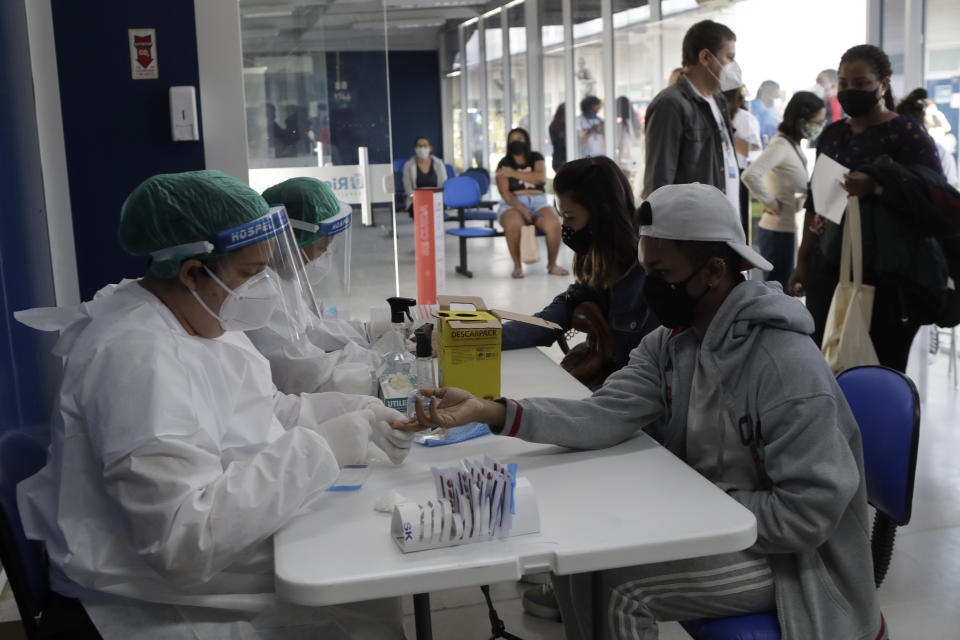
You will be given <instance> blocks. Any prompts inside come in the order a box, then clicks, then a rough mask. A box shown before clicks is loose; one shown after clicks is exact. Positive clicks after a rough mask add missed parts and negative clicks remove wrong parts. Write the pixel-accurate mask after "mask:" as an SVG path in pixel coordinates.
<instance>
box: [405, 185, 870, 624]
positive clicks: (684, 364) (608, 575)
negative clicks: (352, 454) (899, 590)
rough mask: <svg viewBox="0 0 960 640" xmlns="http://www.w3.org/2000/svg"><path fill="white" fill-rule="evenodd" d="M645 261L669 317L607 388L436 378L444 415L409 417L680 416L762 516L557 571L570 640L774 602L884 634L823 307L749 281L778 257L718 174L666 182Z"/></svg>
mask: <svg viewBox="0 0 960 640" xmlns="http://www.w3.org/2000/svg"><path fill="white" fill-rule="evenodd" d="M639 258H640V263H641V264H642V265H643V268H644V269H645V270H646V272H647V274H648V275H647V283H646V287H645V289H644V297H645V298H646V300H647V302H648V304H649V305H650V306H651V308H652V309H653V311H654V312H655V313H656V314H657V317H658V318H659V319H660V322H661V323H662V324H663V325H664V326H663V327H661V328H659V329H656V330H655V331H653V332H651V333H650V334H649V335H648V336H647V337H646V338H644V339H643V342H641V343H640V346H638V347H637V348H636V349H634V350H633V352H632V353H631V354H630V363H629V364H628V365H627V366H626V367H624V368H623V369H620V370H619V371H617V372H616V373H614V374H613V375H611V376H610V377H609V378H607V381H606V383H605V384H604V385H603V387H601V388H600V389H598V390H597V391H596V392H594V394H593V396H591V397H590V398H587V399H584V400H564V399H558V398H526V399H522V400H512V399H510V400H508V399H506V398H500V399H498V400H484V399H481V398H477V397H475V396H473V395H471V394H470V393H468V392H466V391H463V390H461V389H455V388H445V389H425V390H423V393H424V395H426V396H433V398H434V399H432V400H431V404H430V408H429V414H426V413H424V410H423V408H422V406H421V404H420V403H418V404H417V418H416V422H415V423H413V424H410V425H394V426H404V427H406V428H410V429H418V428H420V427H421V426H434V425H438V426H453V425H455V424H461V423H464V422H469V421H471V420H479V421H483V422H486V423H487V424H489V425H490V428H491V430H492V431H494V432H496V433H498V434H500V435H504V436H511V437H517V438H521V439H523V440H527V441H530V442H540V443H549V444H557V445H560V446H565V447H571V448H576V449H602V448H605V447H610V446H613V445H616V444H618V443H620V442H623V441H625V440H627V439H629V438H631V437H633V436H634V435H635V434H636V433H637V432H638V431H639V430H640V429H642V428H643V427H644V425H647V424H649V423H650V422H651V421H652V420H656V419H658V418H662V419H663V420H664V422H665V425H664V427H663V439H662V441H663V444H664V446H665V447H666V448H667V449H669V450H670V451H671V452H672V453H674V454H675V455H676V456H677V457H679V458H680V459H681V460H683V461H685V462H686V463H687V464H689V465H690V466H691V467H692V468H693V469H695V470H696V471H697V472H699V473H700V474H701V475H702V476H704V477H705V478H706V479H707V480H709V481H710V482H713V483H714V484H715V485H716V486H717V487H719V488H720V489H722V490H723V491H725V492H726V493H727V495H729V496H730V497H731V498H733V499H734V500H736V501H738V502H739V503H740V504H742V505H743V506H744V507H745V508H746V509H749V510H750V512H751V513H753V514H754V516H756V519H757V541H756V543H755V544H754V545H753V546H752V547H751V548H749V549H747V550H745V551H740V552H736V553H728V554H722V555H713V556H706V557H702V558H693V559H688V560H679V561H675V562H666V563H654V564H649V565H641V566H630V567H620V568H615V569H611V570H608V571H601V572H599V574H577V575H570V576H554V578H553V584H554V588H555V591H556V594H557V598H558V600H559V603H560V608H561V611H562V614H563V622H564V626H565V628H566V634H567V636H566V637H567V639H568V640H586V639H588V638H604V639H605V640H606V639H609V640H628V639H629V640H655V638H657V621H658V620H678V619H680V620H686V619H691V618H703V617H708V618H717V617H726V616H734V615H741V614H748V613H759V612H766V611H771V610H774V609H776V611H777V616H778V618H779V621H780V628H781V631H782V634H783V639H784V640H814V639H816V640H835V639H839V638H843V639H844V640H877V639H881V640H882V639H883V638H885V637H886V633H885V632H884V623H883V620H882V618H881V615H880V608H879V604H878V602H877V591H876V588H875V586H874V581H873V571H872V570H871V568H870V567H871V554H870V531H869V518H868V510H867V501H866V485H865V482H864V479H863V456H862V450H861V442H860V430H859V428H858V427H857V423H856V421H855V420H854V417H853V415H852V414H851V412H850V409H849V407H848V406H847V403H846V402H845V400H844V397H843V392H842V391H841V390H840V387H839V386H838V385H837V382H836V380H835V378H834V376H833V374H832V373H831V372H830V369H829V368H828V367H827V364H826V361H825V360H824V358H823V356H822V354H821V353H820V352H819V351H818V350H817V348H816V346H815V345H814V344H813V342H812V341H811V340H810V337H809V334H810V332H811V331H812V330H813V321H812V320H811V318H810V314H809V313H807V311H806V310H805V309H804V308H803V305H802V304H800V302H799V301H798V300H795V299H793V298H791V297H790V296H787V295H784V294H783V292H782V291H781V290H780V287H779V286H777V285H773V284H768V283H764V282H760V281H758V280H745V279H744V278H743V276H742V275H741V271H742V270H743V269H746V268H750V267H757V268H759V269H762V270H769V269H770V268H771V265H770V263H769V262H767V261H766V260H765V259H764V258H763V257H762V256H760V255H759V254H758V253H757V252H756V251H754V250H753V249H751V248H750V247H749V246H748V245H747V244H746V239H745V236H744V233H743V228H742V226H741V224H740V216H739V215H738V212H737V211H736V210H735V209H734V208H733V207H732V206H731V205H730V203H729V202H728V201H727V199H726V198H725V197H724V194H723V193H722V192H721V191H720V190H718V189H717V188H715V187H712V186H710V185H702V184H688V185H668V186H664V187H661V188H660V189H658V190H657V191H655V192H654V193H652V194H651V195H650V197H649V198H648V199H647V201H646V202H644V203H643V205H642V206H641V207H640V245H639ZM798 372H799V373H798ZM437 398H439V399H440V402H439V403H438V402H437V401H436V399H437ZM665 490H669V488H666V489H665ZM624 505H625V507H624V508H630V506H631V502H630V500H629V499H627V500H625V501H624ZM633 508H637V509H640V508H643V507H642V505H633ZM649 515H650V517H653V518H655V517H657V514H656V513H651V514H649ZM597 585H599V587H600V589H601V591H600V593H595V592H594V588H595V587H596V586H597ZM593 603H599V604H600V608H599V609H594V607H593V606H592V605H593ZM595 621H596V622H599V624H600V626H601V629H600V633H599V634H598V635H593V633H592V628H593V623H594V622H595Z"/></svg>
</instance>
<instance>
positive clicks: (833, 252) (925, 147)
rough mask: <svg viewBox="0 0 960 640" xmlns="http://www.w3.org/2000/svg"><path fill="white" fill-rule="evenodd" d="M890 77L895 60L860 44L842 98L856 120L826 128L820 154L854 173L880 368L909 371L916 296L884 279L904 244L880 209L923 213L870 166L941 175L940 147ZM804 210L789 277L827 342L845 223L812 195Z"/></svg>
mask: <svg viewBox="0 0 960 640" xmlns="http://www.w3.org/2000/svg"><path fill="white" fill-rule="evenodd" d="M891 75H892V69H891V66H890V59H889V58H888V57H887V55H886V54H885V53H884V52H883V51H882V50H881V49H879V48H878V47H875V46H873V45H866V44H864V45H858V46H856V47H853V48H851V49H849V50H847V52H846V53H844V54H843V57H842V58H841V59H840V68H839V70H838V78H839V89H840V91H839V93H838V94H837V99H838V100H839V101H840V104H841V105H842V106H843V110H844V112H846V113H847V114H848V115H849V117H848V118H846V119H844V120H840V121H837V122H834V123H833V124H831V125H829V126H828V127H827V128H826V129H824V130H823V132H822V133H821V134H820V137H819V139H818V140H817V155H819V154H821V153H824V154H826V155H827V156H829V157H830V158H832V159H834V160H836V161H837V162H839V163H840V164H842V165H843V166H845V167H847V168H849V169H850V173H848V174H846V176H845V180H844V183H843V188H844V189H845V190H846V191H847V193H848V194H850V195H852V196H858V197H859V198H860V206H861V212H862V214H863V215H862V220H863V240H864V257H863V262H864V279H865V280H866V281H867V283H868V284H872V285H875V286H876V291H875V296H874V303H873V315H872V318H871V325H870V338H871V340H872V342H873V346H874V348H875V350H876V352H877V358H878V360H879V361H880V364H882V365H885V366H888V367H891V368H893V369H897V370H898V371H904V370H905V369H906V367H907V355H908V354H909V351H910V344H911V342H912V341H913V337H914V335H915V334H916V332H917V329H918V328H919V326H920V321H919V319H918V318H917V317H916V316H915V314H913V313H911V312H912V311H913V309H911V304H910V302H909V301H908V300H907V299H906V297H905V293H909V292H908V291H906V290H905V289H904V287H902V286H901V285H900V284H898V283H897V282H896V281H895V280H896V278H893V277H888V276H881V273H882V272H883V271H884V270H885V268H884V265H883V264H882V261H884V260H887V258H888V256H887V255H885V252H884V251H882V250H880V249H879V247H880V246H881V245H883V244H885V243H887V242H889V243H890V245H891V246H894V245H896V244H897V243H898V242H899V240H900V239H898V238H890V237H888V236H889V231H886V232H885V231H884V229H890V228H891V227H890V225H886V224H883V225H881V224H877V223H878V221H880V220H881V218H880V216H878V215H875V214H874V213H873V211H876V210H878V209H879V208H882V209H884V211H883V212H882V213H881V216H886V213H887V212H889V213H892V214H894V216H899V217H900V218H901V219H906V220H915V219H916V218H917V217H918V216H919V215H920V214H921V213H922V212H920V211H918V210H917V208H916V206H915V205H912V204H911V203H909V202H906V203H905V202H903V201H902V200H900V199H899V198H896V197H895V191H896V189H897V187H898V185H895V184H883V183H882V182H880V181H878V180H877V178H876V177H875V176H876V175H879V174H877V173H876V172H873V171H869V170H868V167H871V166H872V165H874V164H875V163H876V162H877V161H878V160H879V159H881V158H882V159H884V160H885V161H890V162H893V163H895V164H897V165H899V166H901V167H910V166H923V167H926V168H927V169H929V170H931V171H934V172H936V174H940V173H941V172H940V162H939V160H938V158H937V150H936V146H935V145H934V143H933V140H932V139H931V138H930V136H929V135H927V132H926V131H925V130H924V129H923V126H922V125H921V124H919V123H917V122H914V121H912V120H910V119H907V118H903V117H901V116H899V115H897V114H896V112H895V111H894V109H893V95H892V93H891V90H890V76H891ZM805 208H806V210H807V213H806V219H805V223H804V231H803V241H802V243H801V245H800V250H799V253H798V255H797V266H796V268H795V270H794V272H793V275H792V276H791V277H790V283H789V293H791V294H793V295H795V296H804V295H805V296H806V304H807V309H808V310H809V311H810V314H811V315H812V316H813V319H814V325H815V331H814V336H813V337H814V340H815V341H816V342H817V344H821V342H822V340H823V333H824V328H825V325H826V319H827V312H828V311H829V308H830V301H831V299H832V297H833V292H834V289H836V286H837V281H838V279H839V264H840V246H841V242H840V239H841V237H842V232H841V229H842V224H840V225H837V224H834V223H833V222H830V221H828V220H825V219H824V218H822V217H820V216H818V215H817V209H816V203H815V202H814V201H813V197H812V195H810V196H808V198H807V202H806V204H805ZM886 220H887V221H892V220H893V218H886ZM874 248H876V250H874Z"/></svg>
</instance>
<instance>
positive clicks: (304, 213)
mask: <svg viewBox="0 0 960 640" xmlns="http://www.w3.org/2000/svg"><path fill="white" fill-rule="evenodd" d="M263 197H264V199H265V200H266V201H267V202H268V203H269V204H270V205H280V206H283V207H284V208H285V209H286V212H287V216H288V217H289V220H290V225H291V227H292V237H293V243H294V245H295V246H294V251H295V252H296V253H297V255H298V256H299V259H298V260H297V263H296V264H294V265H289V268H288V265H286V264H283V263H280V264H277V263H276V261H274V262H271V264H270V267H269V271H270V272H271V273H272V274H274V275H276V276H277V282H278V283H279V286H280V292H281V296H282V298H283V301H284V303H283V304H279V305H277V306H276V307H275V308H274V311H273V313H272V314H271V316H270V319H269V320H268V322H267V324H266V325H265V326H263V327H261V328H259V329H255V330H252V331H248V332H247V336H248V337H249V338H250V340H251V341H252V342H253V344H254V346H256V347H257V349H258V350H259V351H260V353H262V354H263V355H264V356H265V357H266V358H267V360H269V361H270V370H271V372H272V373H273V381H274V383H275V384H276V385H277V388H278V389H280V391H283V392H284V393H312V392H316V391H344V392H349V393H371V392H373V389H374V384H373V381H374V372H375V371H376V369H377V367H379V366H380V364H381V362H382V358H381V357H380V356H379V355H378V354H376V353H374V352H373V351H371V350H370V349H369V348H368V346H369V345H368V343H367V342H366V336H365V331H364V329H363V326H362V324H355V323H351V322H348V321H344V320H339V319H336V318H329V317H324V314H323V299H324V298H325V297H326V296H325V294H326V293H329V292H331V291H336V290H339V289H341V288H344V282H345V281H347V280H348V278H349V275H348V273H349V269H350V263H349V257H350V254H349V245H350V242H349V240H350V222H351V220H352V216H351V209H350V207H349V206H347V205H343V204H341V203H340V201H339V200H338V199H337V197H336V196H335V195H334V194H333V190H332V189H331V188H330V186H329V185H328V184H327V183H325V182H321V181H320V180H317V179H315V178H291V179H290V180H287V181H285V182H281V183H280V184H278V185H275V186H273V187H270V188H269V189H267V190H266V191H264V192H263Z"/></svg>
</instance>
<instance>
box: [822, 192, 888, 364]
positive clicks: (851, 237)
mask: <svg viewBox="0 0 960 640" xmlns="http://www.w3.org/2000/svg"><path fill="white" fill-rule="evenodd" d="M851 267H852V268H853V276H852V279H851V273H850V270H851ZM873 294H874V288H873V287H872V286H870V285H866V284H863V237H862V236H861V231H860V201H859V200H858V199H857V198H855V197H850V198H849V200H848V201H847V222H846V224H845V225H844V228H843V246H842V248H841V252H840V281H839V282H838V283H837V289H836V290H835V291H834V292H833V300H831V302H830V311H829V312H828V313H827V325H826V327H825V328H824V331H823V355H824V357H825V358H826V359H827V364H828V365H830V370H831V371H833V373H834V374H839V373H840V372H841V371H843V370H845V369H849V368H851V367H857V366H860V365H866V364H872V365H876V364H880V363H879V362H878V361H877V352H876V350H875V349H874V348H873V342H872V341H871V340H870V318H871V316H872V315H873Z"/></svg>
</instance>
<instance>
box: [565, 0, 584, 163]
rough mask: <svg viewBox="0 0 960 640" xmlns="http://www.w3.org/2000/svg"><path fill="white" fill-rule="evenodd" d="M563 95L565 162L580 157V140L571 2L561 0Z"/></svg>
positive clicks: (570, 0)
mask: <svg viewBox="0 0 960 640" xmlns="http://www.w3.org/2000/svg"><path fill="white" fill-rule="evenodd" d="M561 5H562V7H563V93H564V96H565V99H564V102H566V104H567V106H566V114H567V118H566V125H567V126H566V132H567V133H566V136H567V161H568V162H569V161H570V160H573V159H574V158H576V157H577V156H579V155H580V138H579V137H578V134H577V116H578V115H579V114H580V105H578V104H577V102H576V95H575V93H576V91H575V89H576V83H575V81H574V76H573V6H572V0H563V2H562V3H561Z"/></svg>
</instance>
